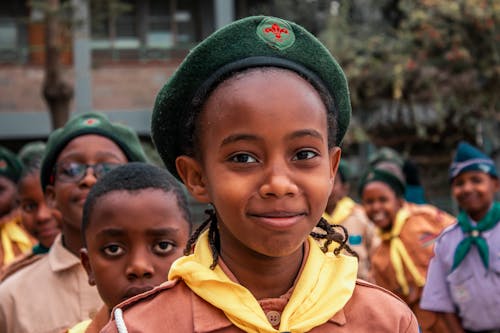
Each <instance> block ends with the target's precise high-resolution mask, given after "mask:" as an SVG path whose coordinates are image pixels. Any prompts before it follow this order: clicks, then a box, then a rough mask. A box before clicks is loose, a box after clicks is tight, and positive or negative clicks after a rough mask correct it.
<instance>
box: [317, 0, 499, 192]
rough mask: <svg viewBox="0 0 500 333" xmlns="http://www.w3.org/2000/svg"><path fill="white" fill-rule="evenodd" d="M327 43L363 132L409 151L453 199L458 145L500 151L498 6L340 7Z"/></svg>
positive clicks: (456, 2)
mask: <svg viewBox="0 0 500 333" xmlns="http://www.w3.org/2000/svg"><path fill="white" fill-rule="evenodd" d="M334 3H337V4H338V11H337V12H336V13H333V14H334V15H331V16H330V18H329V20H328V22H327V27H326V29H325V30H324V31H323V32H322V34H321V38H322V39H323V40H324V41H325V43H326V44H327V45H328V47H329V48H330V49H331V51H332V53H333V54H335V56H336V57H337V58H338V59H339V60H340V62H341V63H342V65H343V67H344V69H345V71H346V74H347V77H348V79H349V84H350V88H351V94H352V102H353V109H354V114H355V116H356V117H357V118H358V120H359V122H358V123H359V124H360V127H361V129H362V130H363V131H364V132H365V133H366V134H367V135H368V138H369V139H370V141H371V142H373V143H375V144H376V145H385V146H391V147H393V148H396V149H397V150H399V151H403V152H404V153H405V154H406V155H407V156H408V157H411V158H412V159H414V160H416V161H417V162H418V164H419V167H420V169H421V171H423V176H424V183H426V184H424V185H427V186H428V187H429V189H430V192H431V193H435V194H436V195H437V196H446V195H447V189H448V184H447V175H446V171H447V169H448V165H449V163H450V159H451V153H452V151H453V149H454V148H455V146H456V144H457V142H458V140H460V139H467V140H469V141H471V142H473V143H476V144H479V145H482V146H483V148H484V149H485V150H487V151H488V150H489V152H493V151H494V149H495V148H497V149H498V147H500V139H499V137H498V135H497V134H496V133H498V132H497V131H498V129H499V120H500V119H499V110H500V99H499V95H498V91H499V89H500V30H499V23H500V3H499V2H498V1H494V0H386V1H370V0H364V1H363V0H358V1H334Z"/></svg>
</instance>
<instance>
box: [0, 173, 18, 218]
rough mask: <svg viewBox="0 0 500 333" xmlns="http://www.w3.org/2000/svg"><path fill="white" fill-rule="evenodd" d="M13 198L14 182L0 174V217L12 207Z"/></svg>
mask: <svg viewBox="0 0 500 333" xmlns="http://www.w3.org/2000/svg"><path fill="white" fill-rule="evenodd" d="M15 198H16V184H14V182H13V181H12V180H10V179H9V178H7V177H4V176H0V217H2V216H4V215H5V214H7V213H9V212H10V211H11V210H12V209H13V208H14V204H15V200H16V199H15Z"/></svg>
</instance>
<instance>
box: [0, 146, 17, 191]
mask: <svg viewBox="0 0 500 333" xmlns="http://www.w3.org/2000/svg"><path fill="white" fill-rule="evenodd" d="M21 170H22V165H21V162H20V161H19V159H18V158H17V156H16V154H14V153H13V152H11V151H10V150H9V149H7V148H5V147H0V176H3V177H6V178H8V179H10V180H11V181H13V182H14V183H17V181H18V180H19V176H20V175H21Z"/></svg>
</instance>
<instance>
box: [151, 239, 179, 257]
mask: <svg viewBox="0 0 500 333" xmlns="http://www.w3.org/2000/svg"><path fill="white" fill-rule="evenodd" d="M173 247H174V245H173V244H172V243H171V242H167V241H161V242H158V243H157V244H156V245H155V246H154V247H153V250H154V251H155V252H156V253H158V254H167V253H169V252H170V251H172V249H173Z"/></svg>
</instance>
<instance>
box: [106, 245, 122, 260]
mask: <svg viewBox="0 0 500 333" xmlns="http://www.w3.org/2000/svg"><path fill="white" fill-rule="evenodd" d="M103 251H104V253H105V254H107V255H108V256H111V257H117V256H119V255H122V254H123V253H124V252H125V250H124V249H123V248H122V247H121V246H119V245H116V244H111V245H108V246H106V247H105V248H104V249H103Z"/></svg>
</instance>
